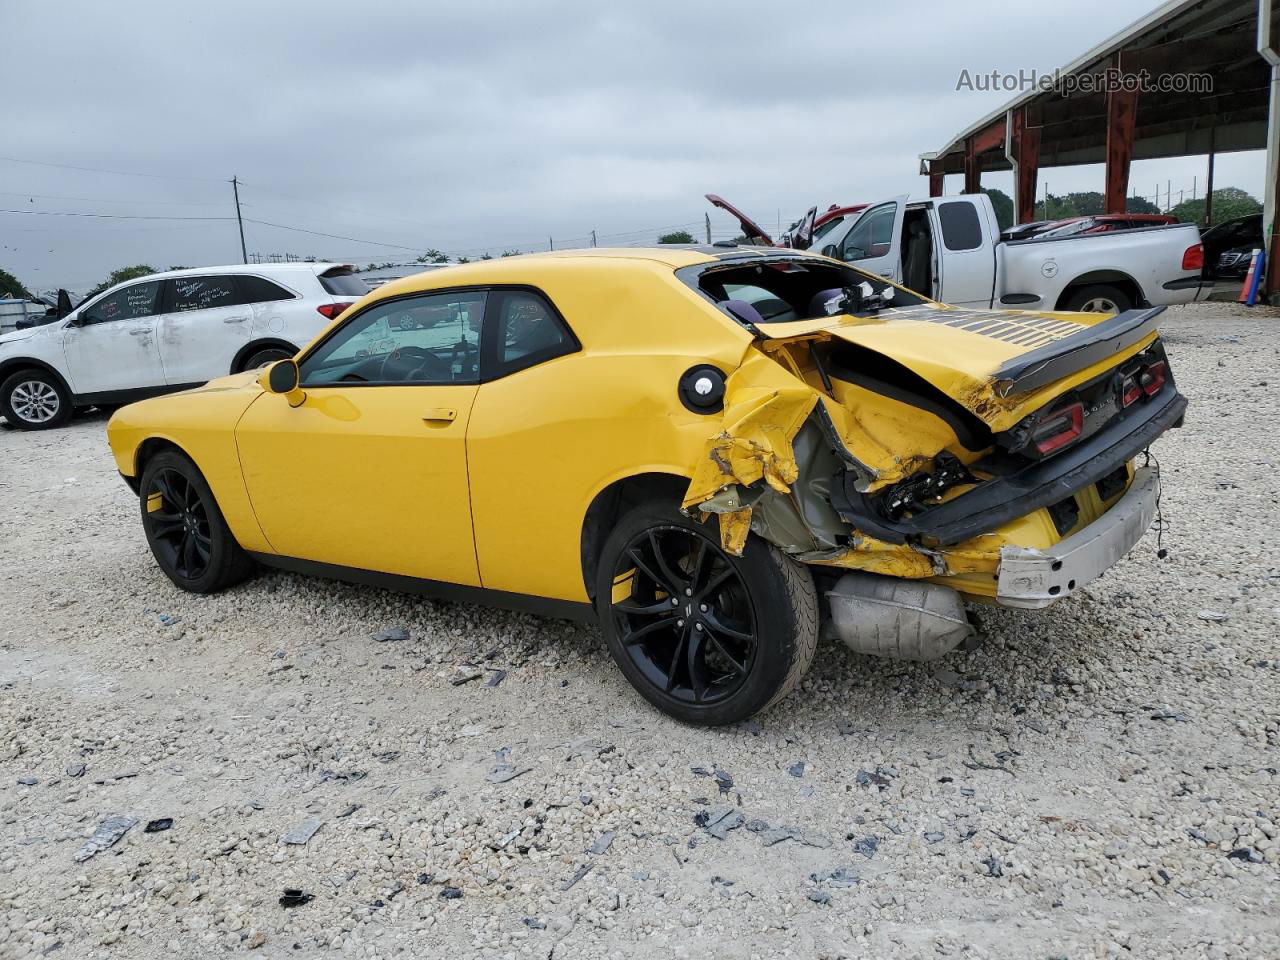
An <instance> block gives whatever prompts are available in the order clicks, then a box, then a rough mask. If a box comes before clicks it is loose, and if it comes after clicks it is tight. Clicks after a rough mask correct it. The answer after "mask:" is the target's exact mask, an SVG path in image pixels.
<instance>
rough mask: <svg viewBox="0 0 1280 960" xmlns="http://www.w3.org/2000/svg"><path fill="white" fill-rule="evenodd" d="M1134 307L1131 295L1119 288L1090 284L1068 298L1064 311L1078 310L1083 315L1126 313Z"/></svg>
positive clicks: (1103, 284)
mask: <svg viewBox="0 0 1280 960" xmlns="http://www.w3.org/2000/svg"><path fill="white" fill-rule="evenodd" d="M1132 306H1133V301H1132V300H1131V299H1129V295H1128V294H1127V293H1125V292H1124V291H1123V290H1121V289H1120V288H1119V287H1113V286H1111V285H1110V284H1106V283H1095V284H1090V285H1089V286H1087V287H1081V288H1080V289H1079V290H1077V291H1076V292H1075V293H1073V294H1071V296H1069V297H1068V298H1067V302H1066V303H1064V304H1063V305H1062V309H1063V310H1078V311H1080V312H1082V313H1124V312H1125V311H1126V310H1128V309H1130V308H1131V307H1132Z"/></svg>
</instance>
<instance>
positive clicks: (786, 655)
mask: <svg viewBox="0 0 1280 960" xmlns="http://www.w3.org/2000/svg"><path fill="white" fill-rule="evenodd" d="M596 606H597V609H598V611H599V613H600V620H601V624H602V626H603V629H604V634H605V639H606V641H607V642H608V646H609V652H610V654H611V655H612V656H613V659H614V661H615V662H616V663H617V664H618V667H619V669H621V670H622V673H623V675H624V676H625V677H626V678H627V680H628V681H630V683H631V685H632V686H634V687H635V688H636V690H637V691H638V692H639V693H640V694H641V696H643V697H644V698H645V699H646V700H648V701H649V702H650V703H652V704H653V705H654V706H655V707H657V708H658V709H659V710H661V711H662V712H663V713H665V714H667V715H668V716H671V717H674V718H675V719H677V720H682V721H684V722H686V723H694V724H701V725H708V726H711V725H718V724H726V723H736V722H738V721H740V720H745V719H746V718H748V717H750V716H752V715H753V714H755V713H758V712H759V711H761V710H764V709H765V708H767V707H769V706H771V705H772V704H774V703H776V702H777V701H779V700H781V699H782V698H783V697H785V696H787V694H789V693H790V692H791V691H792V690H793V689H794V688H795V687H796V686H797V684H799V682H800V679H801V678H802V677H803V676H804V674H805V672H806V671H807V670H808V669H809V664H810V663H811V662H812V661H813V655H814V650H815V649H816V646H817V639H818V602H817V595H816V592H815V590H814V586H813V578H812V576H811V575H810V574H809V571H808V570H807V569H806V568H805V567H803V566H801V565H800V564H798V563H796V562H795V561H794V560H792V559H791V558H790V557H787V556H785V555H784V554H783V553H782V552H781V551H779V550H778V549H777V548H776V547H774V546H772V545H771V544H769V543H766V542H765V541H764V540H761V539H759V538H758V537H754V536H751V537H748V539H747V544H746V548H745V550H744V551H743V555H742V556H741V557H734V556H731V555H730V554H728V553H726V552H724V551H723V550H721V549H720V538H719V532H718V527H717V524H716V522H715V521H710V522H708V523H696V522H694V521H693V520H690V519H689V518H688V517H685V516H684V515H682V514H681V513H680V512H679V511H678V510H676V509H675V508H674V507H673V506H669V505H662V504H656V503H649V504H641V505H639V506H637V507H635V508H633V509H632V510H631V511H629V512H628V513H627V514H626V515H625V516H623V517H622V519H621V520H620V521H619V523H618V524H617V526H615V527H614V529H613V532H612V533H611V534H610V535H609V537H608V539H607V540H606V541H605V545H604V548H603V550H602V551H601V557H600V566H599V568H598V570H597V573H596Z"/></svg>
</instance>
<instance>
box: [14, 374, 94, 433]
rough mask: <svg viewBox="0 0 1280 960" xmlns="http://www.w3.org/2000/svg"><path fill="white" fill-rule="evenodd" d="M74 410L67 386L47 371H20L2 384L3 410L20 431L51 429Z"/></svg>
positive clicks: (69, 417)
mask: <svg viewBox="0 0 1280 960" xmlns="http://www.w3.org/2000/svg"><path fill="white" fill-rule="evenodd" d="M74 412H75V410H74V408H73V407H72V405H71V395H70V394H69V393H67V389H66V388H65V387H64V386H63V385H62V383H61V381H59V380H58V378H57V377H55V376H54V375H53V374H51V373H48V372H46V371H44V370H19V371H18V372H17V373H15V374H13V375H12V376H10V377H8V378H7V379H6V380H5V381H4V383H3V384H0V413H3V414H4V417H5V419H6V420H8V421H9V423H11V424H12V425H13V426H15V427H17V428H18V429H19V430H51V429H53V428H54V427H60V426H62V425H63V424H64V423H66V422H67V421H68V420H70V419H71V414H72V413H74Z"/></svg>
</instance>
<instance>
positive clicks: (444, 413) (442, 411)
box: [422, 407, 458, 423]
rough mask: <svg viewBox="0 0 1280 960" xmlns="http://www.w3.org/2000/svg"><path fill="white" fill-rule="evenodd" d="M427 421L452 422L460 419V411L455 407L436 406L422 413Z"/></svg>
mask: <svg viewBox="0 0 1280 960" xmlns="http://www.w3.org/2000/svg"><path fill="white" fill-rule="evenodd" d="M422 419H423V421H424V422H426V423H452V422H453V421H454V420H457V419H458V411H457V410H455V409H453V407H434V408H432V409H431V410H428V411H427V412H426V413H424V414H423V415H422Z"/></svg>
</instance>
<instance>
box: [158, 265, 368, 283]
mask: <svg viewBox="0 0 1280 960" xmlns="http://www.w3.org/2000/svg"><path fill="white" fill-rule="evenodd" d="M333 267H346V268H348V269H350V270H354V269H355V267H354V266H352V265H351V264H349V263H329V262H327V261H309V260H308V261H298V262H294V263H231V264H225V265H221V266H214V267H183V268H182V269H181V270H162V271H160V272H159V273H149V274H147V275H146V276H145V277H138V278H137V279H139V280H164V279H167V278H169V277H193V276H198V277H205V276H210V275H214V274H220V273H256V274H259V275H262V276H269V275H271V274H276V275H281V274H283V275H289V274H294V273H311V274H316V273H324V272H325V271H326V270H330V269H332V268H333Z"/></svg>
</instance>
